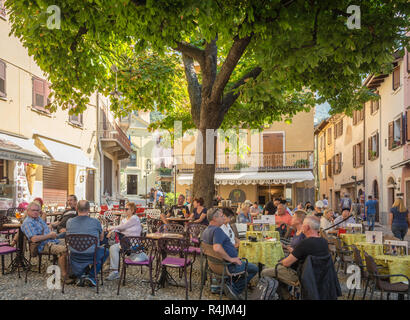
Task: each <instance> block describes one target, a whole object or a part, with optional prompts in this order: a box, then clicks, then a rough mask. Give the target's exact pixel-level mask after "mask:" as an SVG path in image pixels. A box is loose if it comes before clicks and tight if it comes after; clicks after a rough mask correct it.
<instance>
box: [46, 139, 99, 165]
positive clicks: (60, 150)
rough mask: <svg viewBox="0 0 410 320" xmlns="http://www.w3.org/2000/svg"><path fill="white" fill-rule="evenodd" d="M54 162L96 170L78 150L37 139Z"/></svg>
mask: <svg viewBox="0 0 410 320" xmlns="http://www.w3.org/2000/svg"><path fill="white" fill-rule="evenodd" d="M38 139H39V140H40V141H41V143H42V144H43V145H44V147H45V148H46V149H47V151H48V152H49V153H50V155H51V156H52V157H53V159H54V160H55V161H59V162H64V163H70V164H75V165H76V166H81V167H87V168H92V169H96V167H95V166H94V165H93V163H92V161H91V160H90V159H88V158H87V156H86V155H85V153H84V152H83V151H82V150H81V149H80V148H75V147H72V146H69V145H66V144H63V143H59V142H55V141H52V140H48V139H46V138H41V137H38Z"/></svg>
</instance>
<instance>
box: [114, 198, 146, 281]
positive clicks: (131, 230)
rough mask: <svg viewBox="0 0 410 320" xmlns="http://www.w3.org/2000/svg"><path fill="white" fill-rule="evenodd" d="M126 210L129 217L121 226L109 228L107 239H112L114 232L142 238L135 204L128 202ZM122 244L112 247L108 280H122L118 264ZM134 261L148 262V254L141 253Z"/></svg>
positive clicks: (134, 257)
mask: <svg viewBox="0 0 410 320" xmlns="http://www.w3.org/2000/svg"><path fill="white" fill-rule="evenodd" d="M125 210H126V214H127V216H126V217H125V218H124V219H123V220H122V221H121V224H120V225H118V226H114V227H109V228H108V231H109V233H108V235H107V238H110V237H111V235H112V233H113V232H118V233H121V234H122V236H124V237H139V236H141V230H142V227H141V222H140V219H139V218H138V216H137V215H136V214H135V212H136V210H137V207H136V205H135V203H134V202H128V203H127V204H126V205H125ZM120 249H121V247H120V244H119V243H116V244H113V245H112V246H110V270H111V272H110V274H109V275H108V277H107V280H115V279H119V278H120V274H119V273H118V264H119V260H120ZM131 259H133V260H134V261H144V260H148V257H147V255H146V254H144V253H141V254H138V255H135V256H133V257H131Z"/></svg>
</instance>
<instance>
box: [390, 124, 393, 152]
mask: <svg viewBox="0 0 410 320" xmlns="http://www.w3.org/2000/svg"><path fill="white" fill-rule="evenodd" d="M393 134H394V128H393V121H392V122H389V150H391V149H393Z"/></svg>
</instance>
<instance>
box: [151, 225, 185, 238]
mask: <svg viewBox="0 0 410 320" xmlns="http://www.w3.org/2000/svg"><path fill="white" fill-rule="evenodd" d="M158 232H160V233H177V234H183V235H184V236H187V232H186V229H185V227H184V226H182V225H180V224H176V223H169V224H163V225H161V226H160V227H159V229H158Z"/></svg>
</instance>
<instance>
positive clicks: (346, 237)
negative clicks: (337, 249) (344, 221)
mask: <svg viewBox="0 0 410 320" xmlns="http://www.w3.org/2000/svg"><path fill="white" fill-rule="evenodd" d="M340 239H342V241H343V242H344V243H345V244H346V245H348V246H350V245H351V244H356V243H357V242H366V235H365V234H363V233H342V234H341V235H340Z"/></svg>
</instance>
